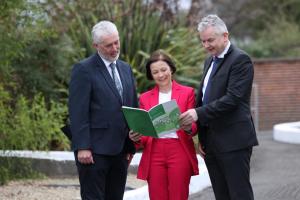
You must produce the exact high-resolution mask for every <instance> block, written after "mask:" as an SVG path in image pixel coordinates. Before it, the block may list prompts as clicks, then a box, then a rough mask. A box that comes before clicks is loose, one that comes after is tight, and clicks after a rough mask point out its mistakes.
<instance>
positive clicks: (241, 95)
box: [196, 45, 258, 152]
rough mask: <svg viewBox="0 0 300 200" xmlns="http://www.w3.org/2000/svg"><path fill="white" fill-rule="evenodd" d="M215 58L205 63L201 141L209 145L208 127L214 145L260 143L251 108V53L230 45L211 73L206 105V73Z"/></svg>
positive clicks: (229, 146) (225, 149) (200, 108)
mask: <svg viewBox="0 0 300 200" xmlns="http://www.w3.org/2000/svg"><path fill="white" fill-rule="evenodd" d="M211 62H212V57H210V58H208V59H207V60H206V61H205V64H204V74H203V77H202V81H201V84H200V88H199V92H198V98H197V108H196V112H197V114H198V127H199V141H200V142H201V144H202V145H204V146H205V144H206V138H207V134H208V129H209V130H210V131H209V134H211V135H210V138H211V145H212V146H213V147H212V148H213V149H215V150H216V151H217V152H229V151H234V150H238V149H243V148H246V147H251V146H254V145H258V141H257V138H256V132H255V128H254V124H253V120H252V117H251V112H250V96H251V90H252V82H253V76H254V69H253V64H252V61H251V59H250V57H249V56H248V55H247V54H246V53H245V52H243V51H242V50H240V49H238V48H236V47H234V46H233V45H231V46H230V48H229V50H228V52H227V54H226V55H225V56H224V59H223V60H222V61H221V62H220V63H219V65H218V68H217V70H216V72H215V73H214V74H212V77H211V87H210V92H209V96H208V102H209V103H208V104H206V105H203V106H202V95H203V94H202V86H203V81H204V77H205V75H206V73H207V71H208V69H209V66H210V64H211Z"/></svg>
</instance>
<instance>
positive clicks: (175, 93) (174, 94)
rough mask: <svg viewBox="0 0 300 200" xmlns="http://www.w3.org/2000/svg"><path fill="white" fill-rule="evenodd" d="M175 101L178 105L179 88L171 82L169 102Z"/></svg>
mask: <svg viewBox="0 0 300 200" xmlns="http://www.w3.org/2000/svg"><path fill="white" fill-rule="evenodd" d="M172 99H175V100H176V101H177V104H179V101H180V88H179V86H178V84H177V83H176V82H175V81H173V82H172V95H171V100H172Z"/></svg>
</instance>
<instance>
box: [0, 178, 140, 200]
mask: <svg viewBox="0 0 300 200" xmlns="http://www.w3.org/2000/svg"><path fill="white" fill-rule="evenodd" d="M135 176H136V175H133V174H129V175H128V178H127V184H126V188H127V189H133V188H137V187H140V186H142V185H144V184H146V182H144V181H141V180H138V179H136V177H135ZM80 199H81V198H80V188H79V182H78V178H77V177H76V178H64V179H63V178H58V179H43V180H25V181H12V182H10V183H9V184H8V185H5V186H1V187H0V200H80Z"/></svg>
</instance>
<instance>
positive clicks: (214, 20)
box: [197, 15, 228, 34]
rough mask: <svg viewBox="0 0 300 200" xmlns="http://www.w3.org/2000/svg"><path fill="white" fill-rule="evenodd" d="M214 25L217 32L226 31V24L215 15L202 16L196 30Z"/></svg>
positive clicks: (200, 30) (201, 30)
mask: <svg viewBox="0 0 300 200" xmlns="http://www.w3.org/2000/svg"><path fill="white" fill-rule="evenodd" d="M211 26H212V27H214V28H215V30H216V31H217V33H218V34H222V33H228V30H227V27H226V24H225V23H224V21H223V20H222V19H221V18H220V17H218V16H217V15H207V16H206V17H204V18H202V19H201V21H200V22H199V24H198V28H197V30H198V31H199V32H203V31H204V30H205V29H207V28H208V27H211Z"/></svg>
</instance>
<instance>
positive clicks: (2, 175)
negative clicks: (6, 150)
mask: <svg viewBox="0 0 300 200" xmlns="http://www.w3.org/2000/svg"><path fill="white" fill-rule="evenodd" d="M42 177H44V175H42V174H41V173H38V172H36V171H34V170H33V169H32V168H31V163H30V161H29V160H28V159H25V158H16V157H0V185H4V184H6V183H7V182H8V181H9V180H18V179H28V178H42Z"/></svg>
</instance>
